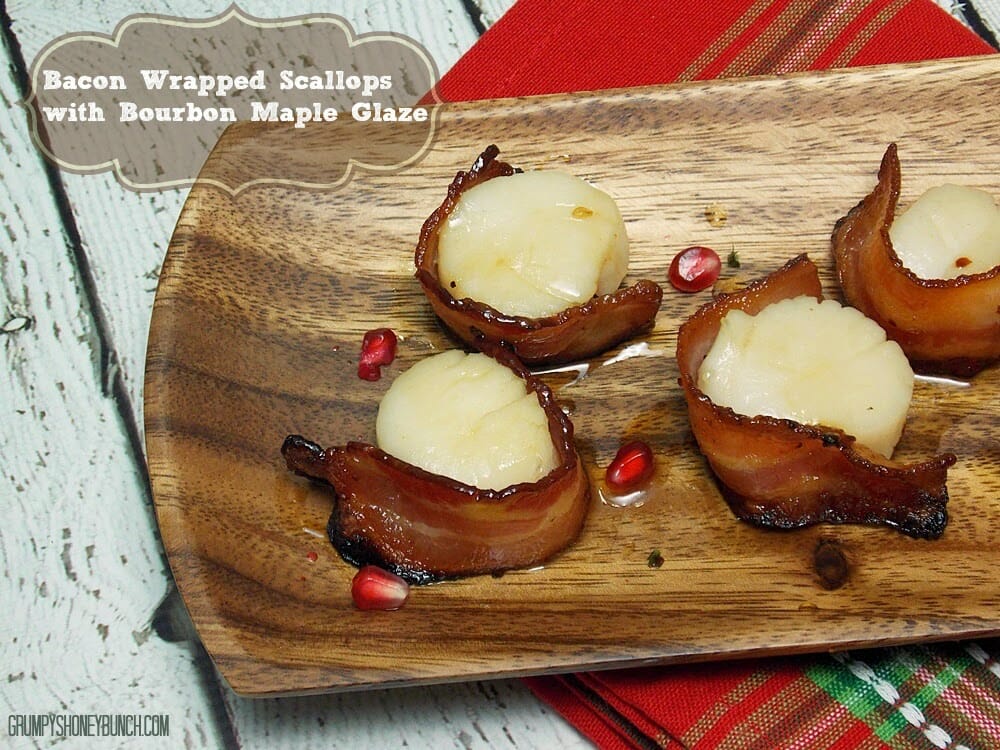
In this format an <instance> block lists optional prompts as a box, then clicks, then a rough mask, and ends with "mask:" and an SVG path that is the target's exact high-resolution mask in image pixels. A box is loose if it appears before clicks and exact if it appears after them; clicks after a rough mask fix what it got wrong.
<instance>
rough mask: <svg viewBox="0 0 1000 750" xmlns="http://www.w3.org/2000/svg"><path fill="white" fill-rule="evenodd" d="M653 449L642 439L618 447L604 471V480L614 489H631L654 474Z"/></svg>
mask: <svg viewBox="0 0 1000 750" xmlns="http://www.w3.org/2000/svg"><path fill="white" fill-rule="evenodd" d="M653 468H654V463H653V450H652V449H651V448H650V447H649V446H648V445H646V443H644V442H642V441H641V440H636V441H633V442H631V443H626V444H625V445H623V446H622V447H621V448H619V449H618V453H617V455H616V456H615V458H614V460H613V461H612V462H611V463H610V464H609V465H608V469H607V471H606V472H605V473H604V481H605V482H607V484H608V487H610V488H611V489H613V490H618V491H625V490H631V489H634V488H636V487H638V486H639V485H641V484H642V483H643V482H645V481H646V480H648V479H649V478H650V477H651V476H653Z"/></svg>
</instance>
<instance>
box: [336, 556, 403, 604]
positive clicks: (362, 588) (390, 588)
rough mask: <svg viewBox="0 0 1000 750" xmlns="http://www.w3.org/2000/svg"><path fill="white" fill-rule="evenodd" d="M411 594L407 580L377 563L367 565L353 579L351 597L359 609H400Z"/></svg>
mask: <svg viewBox="0 0 1000 750" xmlns="http://www.w3.org/2000/svg"><path fill="white" fill-rule="evenodd" d="M409 596H410V585H409V584H408V583H407V582H406V581H404V580H403V579H402V578H400V577H399V576H398V575H396V574H395V573H390V572H389V571H388V570H384V569H383V568H380V567H378V566H376V565H365V566H364V567H363V568H361V569H360V570H359V571H358V572H357V573H356V574H355V576H354V580H353V581H351V598H352V599H354V606H355V607H357V608H358V609H364V610H371V609H386V610H389V609H399V608H400V607H402V606H403V605H404V604H405V603H406V599H407V598H408V597H409Z"/></svg>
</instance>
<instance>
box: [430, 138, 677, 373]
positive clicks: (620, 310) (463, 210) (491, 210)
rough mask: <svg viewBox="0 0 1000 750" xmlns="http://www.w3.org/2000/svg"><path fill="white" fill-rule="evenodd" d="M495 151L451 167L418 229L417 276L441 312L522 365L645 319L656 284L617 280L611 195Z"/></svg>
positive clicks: (620, 264)
mask: <svg viewBox="0 0 1000 750" xmlns="http://www.w3.org/2000/svg"><path fill="white" fill-rule="evenodd" d="M498 153H499V150H498V149H497V147H496V146H490V147H489V148H487V149H486V150H485V151H484V152H483V154H482V155H481V156H480V157H479V158H478V159H476V161H475V163H474V164H473V165H472V168H471V169H470V170H469V171H467V172H459V173H458V175H457V176H456V177H455V179H454V181H453V182H452V183H451V185H450V186H449V188H448V195H447V197H446V198H445V200H444V202H443V203H442V204H441V205H440V206H439V207H438V208H437V209H436V210H435V211H434V213H432V214H431V215H430V217H428V219H427V220H426V221H425V222H424V225H423V227H422V229H421V231H420V238H419V241H418V242H417V249H416V255H415V259H414V260H415V263H416V268H417V271H416V276H417V279H418V280H419V281H420V284H421V286H422V287H423V290H424V293H425V294H426V295H427V298H428V300H429V301H430V304H431V307H432V308H433V310H434V312H435V314H436V315H437V316H438V317H439V318H440V319H441V321H442V322H443V323H444V324H445V325H446V326H447V327H448V328H449V329H451V330H452V331H453V332H454V333H455V334H456V335H457V336H458V337H459V338H460V339H461V340H462V341H464V342H465V343H467V344H470V345H473V346H478V344H477V341H478V340H480V339H486V340H488V341H492V342H501V341H502V342H506V343H507V344H508V345H509V346H510V347H512V348H513V349H514V351H515V352H516V353H517V356H518V357H519V358H520V359H521V360H522V361H524V362H526V363H528V364H540V363H561V362H569V361H574V360H579V359H584V358H587V357H590V356H593V355H596V354H599V353H601V352H603V351H605V350H606V349H608V348H610V347H612V346H614V345H615V344H617V343H620V342H621V341H624V340H626V339H628V338H629V337H631V336H632V335H633V334H635V333H636V332H638V331H640V330H642V329H643V328H646V327H647V326H650V325H651V324H652V323H653V320H654V319H655V317H656V313H657V311H658V310H659V308H660V301H661V299H662V296H663V291H662V289H661V288H660V287H659V285H658V284H656V283H654V282H652V281H648V280H643V281H639V282H637V283H636V284H634V285H633V286H630V287H627V288H624V289H619V285H620V284H621V282H622V279H623V278H624V276H625V274H626V271H627V267H628V239H627V237H626V236H625V225H624V222H623V221H622V219H621V215H620V214H619V212H618V208H617V206H616V205H615V203H614V201H613V200H612V199H611V197H610V196H608V195H607V194H605V193H603V192H601V191H600V190H598V189H597V188H595V187H593V186H592V185H590V184H589V183H586V182H585V181H583V180H581V179H579V178H577V177H574V176H572V175H568V174H565V173H562V172H557V171H538V172H521V171H520V170H517V169H515V168H514V167H512V166H511V165H509V164H506V163H504V162H502V161H499V160H497V158H496V157H497V155H498Z"/></svg>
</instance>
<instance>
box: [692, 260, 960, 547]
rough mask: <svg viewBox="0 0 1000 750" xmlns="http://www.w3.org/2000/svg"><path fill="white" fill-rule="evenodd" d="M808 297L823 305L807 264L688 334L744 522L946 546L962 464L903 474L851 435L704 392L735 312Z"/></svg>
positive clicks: (726, 479)
mask: <svg viewBox="0 0 1000 750" xmlns="http://www.w3.org/2000/svg"><path fill="white" fill-rule="evenodd" d="M800 295H809V296H811V297H815V298H817V299H820V298H821V297H822V293H821V289H820V281H819V275H818V273H817V271H816V266H815V265H813V263H812V261H810V260H809V258H808V257H806V256H805V255H800V256H799V257H797V258H795V259H794V260H792V261H790V262H789V263H787V264H786V265H785V266H784V267H783V268H781V269H780V270H778V271H776V272H775V273H773V274H771V275H770V276H768V277H767V278H765V279H762V280H760V281H757V282H755V283H753V284H751V285H750V286H748V287H747V288H746V289H743V290H742V291H739V292H736V293H734V294H729V295H724V296H721V297H719V298H718V299H716V300H714V301H713V302H710V303H708V304H706V305H704V306H703V307H702V308H701V309H699V310H698V311H697V312H696V313H695V314H694V315H693V316H692V317H691V318H690V319H689V320H688V321H687V322H686V323H684V325H682V326H681V329H680V332H679V334H678V339H677V362H678V365H679V367H680V381H681V386H682V387H683V389H684V397H685V399H686V401H687V405H688V413H689V416H690V419H691V428H692V430H693V432H694V436H695V439H696V440H697V441H698V446H699V447H700V448H701V451H702V453H704V454H705V457H706V458H707V459H708V462H709V464H710V465H711V467H712V470H713V471H714V472H715V475H716V477H717V478H718V480H719V483H720V485H721V489H722V493H723V496H724V497H725V499H726V502H727V503H728V504H729V506H730V508H731V509H732V511H733V513H735V514H736V516H737V517H739V518H741V519H743V520H744V521H749V522H751V523H754V524H757V525H759V526H767V527H774V528H796V527H800V526H809V525H812V524H816V523H863V524H881V525H887V526H892V527H895V528H898V529H899V530H900V531H902V532H903V533H904V534H908V535H910V536H914V537H925V538H936V537H938V536H940V535H941V533H942V532H943V531H944V527H945V524H946V523H947V520H948V514H947V510H946V507H945V505H946V503H947V502H948V491H947V489H946V487H945V479H946V476H947V471H948V467H950V466H951V465H953V464H954V463H955V456H953V455H951V454H944V455H940V456H936V457H934V458H932V459H930V460H927V461H923V462H920V463H915V464H909V465H904V464H900V463H897V462H893V461H890V460H886V459H884V458H882V457H881V456H879V455H878V454H876V453H874V452H873V451H870V450H868V449H867V448H865V447H864V446H862V445H860V444H858V443H856V442H855V439H854V438H853V437H851V436H850V435H847V434H845V433H844V432H843V431H842V430H839V429H836V428H831V427H824V426H810V425H803V424H799V423H798V422H795V421H792V420H787V419H776V418H773V417H765V416H753V417H750V416H743V415H740V414H737V413H736V412H735V411H733V410H732V409H730V408H728V407H723V406H718V405H716V404H714V403H713V402H712V400H711V399H710V398H709V397H708V396H706V395H705V394H704V393H703V392H702V391H701V390H699V388H698V385H697V383H698V368H699V367H701V363H702V361H703V360H704V359H705V355H706V354H707V353H708V351H709V349H710V348H711V346H712V343H713V342H714V341H715V338H716V336H717V335H718V332H719V327H720V325H721V323H722V319H723V317H724V316H725V314H726V313H727V312H728V311H729V310H732V309H740V310H743V311H745V312H746V313H747V314H749V315H756V314H757V313H758V312H760V311H761V310H762V309H763V308H764V307H766V306H767V305H769V304H771V303H772V302H777V301H779V300H782V299H787V298H790V297H797V296H800Z"/></svg>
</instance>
